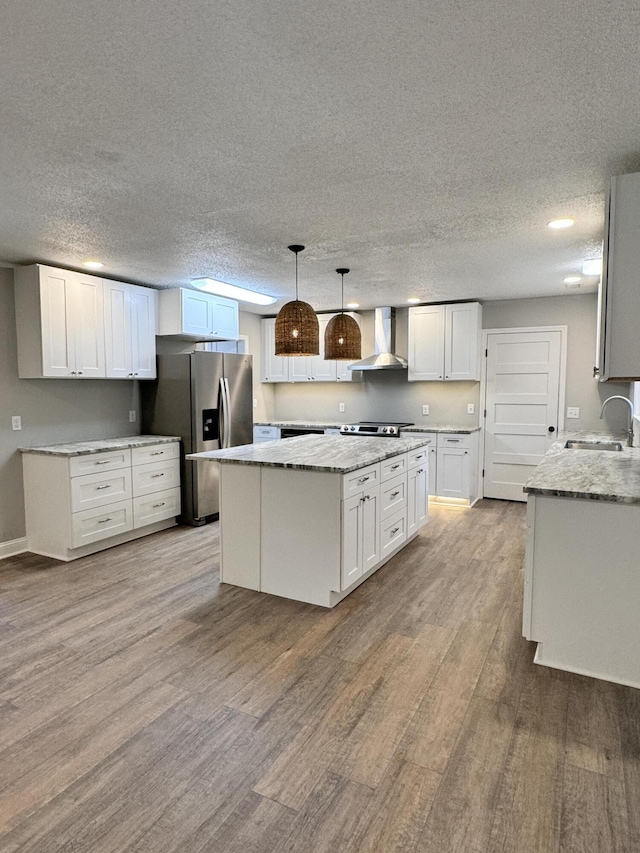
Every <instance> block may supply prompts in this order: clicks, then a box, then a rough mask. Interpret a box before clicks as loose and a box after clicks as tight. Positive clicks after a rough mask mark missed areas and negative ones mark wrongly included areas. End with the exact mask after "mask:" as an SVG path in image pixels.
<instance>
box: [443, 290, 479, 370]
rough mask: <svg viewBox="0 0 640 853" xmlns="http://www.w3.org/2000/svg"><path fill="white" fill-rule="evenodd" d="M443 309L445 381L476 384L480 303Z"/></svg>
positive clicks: (456, 305)
mask: <svg viewBox="0 0 640 853" xmlns="http://www.w3.org/2000/svg"><path fill="white" fill-rule="evenodd" d="M445 308H446V313H445V335H444V337H445V354H444V378H445V379H449V380H470V381H476V380H479V379H480V359H479V355H480V340H481V338H480V323H481V320H480V317H481V306H480V303H479V302H466V303H465V302H463V303H460V304H455V305H446V306H445Z"/></svg>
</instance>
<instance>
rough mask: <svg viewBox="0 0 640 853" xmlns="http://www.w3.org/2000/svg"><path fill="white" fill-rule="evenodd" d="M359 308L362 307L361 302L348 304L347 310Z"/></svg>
mask: <svg viewBox="0 0 640 853" xmlns="http://www.w3.org/2000/svg"><path fill="white" fill-rule="evenodd" d="M359 307H360V303H359V302H347V308H359Z"/></svg>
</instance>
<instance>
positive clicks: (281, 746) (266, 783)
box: [0, 501, 640, 853]
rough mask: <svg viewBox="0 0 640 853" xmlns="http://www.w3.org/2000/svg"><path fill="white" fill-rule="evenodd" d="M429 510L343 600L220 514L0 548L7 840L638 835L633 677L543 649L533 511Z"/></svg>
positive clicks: (387, 845)
mask: <svg viewBox="0 0 640 853" xmlns="http://www.w3.org/2000/svg"><path fill="white" fill-rule="evenodd" d="M430 512H431V521H430V523H429V525H428V526H427V527H426V528H425V531H424V532H423V534H422V535H421V536H420V537H419V538H418V539H416V540H415V541H414V542H413V543H411V544H410V545H409V546H408V547H407V548H406V549H405V550H404V551H402V552H401V553H400V554H399V555H397V556H396V557H395V558H394V559H393V560H392V561H391V562H389V563H388V564H387V565H386V566H385V567H383V568H382V569H381V570H380V571H379V572H378V573H377V574H376V575H375V576H374V577H372V578H371V579H370V580H369V581H367V582H366V583H365V584H363V585H362V586H361V587H359V588H358V589H357V590H356V591H355V592H354V593H353V594H352V595H351V596H349V597H348V598H347V599H345V600H344V601H343V602H342V603H341V604H340V605H338V606H337V607H336V608H335V609H334V610H331V611H327V610H323V609H321V608H318V607H313V606H310V605H306V604H299V603H296V602H293V601H287V600H285V599H279V598H275V597H272V596H267V595H260V594H258V593H254V592H250V591H248V590H243V589H238V588H235V587H230V586H223V587H220V586H219V583H218V525H217V524H214V525H209V526H207V527H205V528H198V529H192V528H178V529H174V530H170V531H165V532H163V533H159V534H156V535H155V536H152V537H148V538H146V539H142V540H138V541H136V542H132V543H130V544H127V545H124V546H121V547H119V548H114V549H112V550H110V551H106V552H103V553H101V554H97V555H94V556H92V557H88V558H85V559H82V560H78V561H76V562H73V563H68V564H60V563H56V562H55V561H53V560H49V559H46V558H42V557H36V556H34V555H29V554H25V555H21V556H19V557H14V558H11V559H7V560H4V561H0V642H1V643H2V655H1V657H0V850H2V851H3V853H16V851H25V853H57V851H69V850H73V851H75V853H78V852H79V851H87V853H89V851H91V853H122V852H123V851H136V853H177V852H178V851H180V853H236V851H238V853H285V851H287V852H288V853H292V851H295V853H307V851H309V853H311V851H313V853H316V851H317V852H318V853H319V851H331V853H354V851H357V853H361V851H367V853H394V851H409V852H411V851H416V852H417V851H429V853H449V851H451V853H453V851H458V852H459V853H485V851H489V852H490V853H498V851H500V853H520V851H522V853H547V852H548V853H552V851H553V853H555V851H558V853H560V851H562V853H568V852H569V851H571V852H573V851H575V853H578V851H580V853H609V851H611V853H622V851H625V853H637V851H640V691H636V690H633V689H631V688H624V687H618V686H616V685H613V684H608V683H605V682H601V681H596V680H593V679H588V678H583V677H580V676H574V675H569V674H565V673H560V672H556V671H553V670H550V669H545V668H543V667H537V666H534V665H533V663H532V658H533V653H534V646H533V644H529V643H527V642H526V641H525V640H523V639H522V637H521V636H520V618H521V616H520V614H521V600H522V564H523V548H524V506H523V505H520V504H512V503H506V502H500V501H482V502H480V503H479V504H478V505H477V506H476V507H475V508H474V509H472V510H461V509H452V508H446V507H434V508H431V510H430Z"/></svg>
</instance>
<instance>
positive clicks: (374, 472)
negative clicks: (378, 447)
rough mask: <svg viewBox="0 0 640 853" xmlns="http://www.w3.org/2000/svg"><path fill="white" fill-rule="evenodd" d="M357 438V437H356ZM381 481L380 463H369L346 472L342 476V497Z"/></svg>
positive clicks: (347, 496) (354, 493)
mask: <svg viewBox="0 0 640 853" xmlns="http://www.w3.org/2000/svg"><path fill="white" fill-rule="evenodd" d="M356 440H357V439H356ZM379 482H380V465H378V464H376V465H369V467H368V468H360V469H359V470H358V471H352V472H351V473H350V474H345V475H344V476H343V478H342V497H343V498H350V497H352V496H353V495H357V494H359V493H360V492H362V491H364V490H365V489H370V488H372V487H373V486H377V485H378V483H379Z"/></svg>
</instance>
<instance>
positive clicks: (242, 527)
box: [191, 463, 262, 590]
mask: <svg viewBox="0 0 640 853" xmlns="http://www.w3.org/2000/svg"><path fill="white" fill-rule="evenodd" d="M191 464H195V463H191ZM208 464H211V463H208ZM261 471H262V469H261V468H254V467H251V466H249V465H221V466H220V494H221V496H224V498H223V500H222V501H221V507H220V554H221V560H220V580H221V582H222V583H230V584H233V585H234V586H242V587H244V588H245V589H255V590H259V589H260V544H261V543H260V503H261V497H260V483H261V476H260V473H261Z"/></svg>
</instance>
